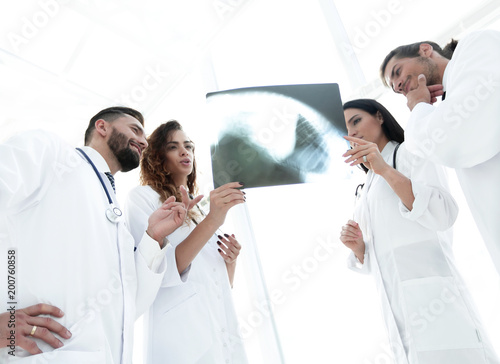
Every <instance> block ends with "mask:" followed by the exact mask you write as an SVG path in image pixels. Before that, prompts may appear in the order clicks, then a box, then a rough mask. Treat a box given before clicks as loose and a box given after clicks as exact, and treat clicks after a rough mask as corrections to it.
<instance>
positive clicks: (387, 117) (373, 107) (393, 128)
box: [342, 99, 405, 173]
mask: <svg viewBox="0 0 500 364" xmlns="http://www.w3.org/2000/svg"><path fill="white" fill-rule="evenodd" d="M342 108H343V109H344V110H347V109H360V110H363V111H366V112H367V113H369V114H370V115H372V116H374V117H376V116H377V112H379V113H380V115H382V120H384V122H383V123H382V131H383V132H384V134H385V136H386V137H387V138H388V139H389V140H394V141H396V142H398V143H402V142H404V140H405V135H404V130H403V128H402V127H401V125H399V124H398V122H397V121H396V119H395V118H394V116H392V114H391V113H390V112H389V110H387V109H386V108H385V107H384V106H383V105H382V104H380V103H379V102H377V101H375V100H372V99H357V100H351V101H348V102H346V103H345V104H344V105H343V107H342ZM360 166H361V168H362V169H363V171H365V172H366V173H368V168H366V167H365V166H364V165H362V164H360Z"/></svg>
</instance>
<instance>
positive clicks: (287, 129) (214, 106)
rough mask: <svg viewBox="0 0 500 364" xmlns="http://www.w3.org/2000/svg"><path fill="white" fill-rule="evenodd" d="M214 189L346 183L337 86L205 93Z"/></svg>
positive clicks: (269, 88)
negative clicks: (329, 181)
mask: <svg viewBox="0 0 500 364" xmlns="http://www.w3.org/2000/svg"><path fill="white" fill-rule="evenodd" d="M207 105H208V114H209V119H210V123H211V125H213V128H212V130H214V135H212V136H211V137H212V140H213V143H212V145H211V150H212V171H213V178H214V186H215V187H218V186H220V185H223V184H224V183H227V182H232V181H242V182H244V183H245V187H246V188H251V187H263V186H275V185H284V184H295V183H304V182H315V181H321V180H322V179H325V178H334V179H336V178H341V179H344V178H347V177H348V176H349V175H350V171H349V170H348V169H347V168H346V166H345V164H344V163H343V160H342V158H341V155H342V154H343V153H344V152H345V151H346V149H347V143H346V141H345V140H344V139H343V138H342V136H343V135H346V130H345V123H344V116H343V112H342V102H341V99H340V94H339V88H338V85H337V84H308V85H286V86H267V87H252V88H246V89H235V90H228V91H221V92H215V93H210V94H208V95H207Z"/></svg>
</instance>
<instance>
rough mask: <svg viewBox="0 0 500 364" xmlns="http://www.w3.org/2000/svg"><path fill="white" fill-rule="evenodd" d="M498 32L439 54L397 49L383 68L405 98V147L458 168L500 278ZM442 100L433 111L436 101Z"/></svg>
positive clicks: (426, 48) (429, 48)
mask: <svg viewBox="0 0 500 364" xmlns="http://www.w3.org/2000/svg"><path fill="white" fill-rule="evenodd" d="M499 65H500V32H498V31H493V30H482V31H476V32H473V33H471V34H469V35H467V36H465V37H464V38H463V39H461V40H460V42H458V44H457V42H456V41H452V43H450V44H449V45H448V46H446V47H444V48H443V49H441V48H440V47H439V46H438V45H437V44H436V43H433V42H419V43H414V44H410V45H406V46H400V47H398V48H396V49H394V50H393V51H391V52H390V53H389V54H388V55H387V57H386V58H385V60H384V62H383V63H382V66H381V68H380V74H381V77H382V79H383V81H384V83H385V84H386V85H387V86H389V87H391V88H392V89H393V90H394V92H396V93H401V94H403V95H405V96H406V98H407V104H408V107H409V108H410V110H411V111H412V112H411V117H410V120H409V121H408V124H407V127H406V130H405V140H406V145H407V149H408V150H409V151H410V152H412V153H414V154H416V155H418V156H420V157H424V158H429V159H430V160H432V161H434V162H436V163H439V164H442V165H445V166H448V167H451V168H455V170H456V173H457V176H458V179H459V181H460V184H461V187H462V189H463V192H464V195H465V198H466V199H467V203H468V205H469V207H470V210H471V213H472V215H473V216H474V220H475V221H476V224H477V226H478V229H479V231H480V232H481V235H482V237H483V240H484V241H485V243H486V247H487V248H488V251H489V253H490V256H491V258H492V260H493V263H494V264H495V267H496V269H497V271H498V273H499V274H500V224H499V223H498V217H499V216H500V196H499V192H498V186H500V142H499V141H500V67H499ZM439 96H443V100H442V102H440V103H439V104H437V105H433V104H434V103H435V102H436V101H437V97H439Z"/></svg>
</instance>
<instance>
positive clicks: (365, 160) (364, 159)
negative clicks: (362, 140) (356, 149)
mask: <svg viewBox="0 0 500 364" xmlns="http://www.w3.org/2000/svg"><path fill="white" fill-rule="evenodd" d="M363 162H365V163H366V162H368V159H366V155H364V156H363Z"/></svg>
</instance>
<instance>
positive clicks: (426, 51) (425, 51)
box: [418, 43, 434, 58]
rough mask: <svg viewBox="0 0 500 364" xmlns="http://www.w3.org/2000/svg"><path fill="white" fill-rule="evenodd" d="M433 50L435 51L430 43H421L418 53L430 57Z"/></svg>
mask: <svg viewBox="0 0 500 364" xmlns="http://www.w3.org/2000/svg"><path fill="white" fill-rule="evenodd" d="M432 52H434V48H432V46H431V45H430V44H429V43H422V44H420V47H419V49H418V54H420V56H422V57H426V58H429V57H430V56H431V54H432Z"/></svg>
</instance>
